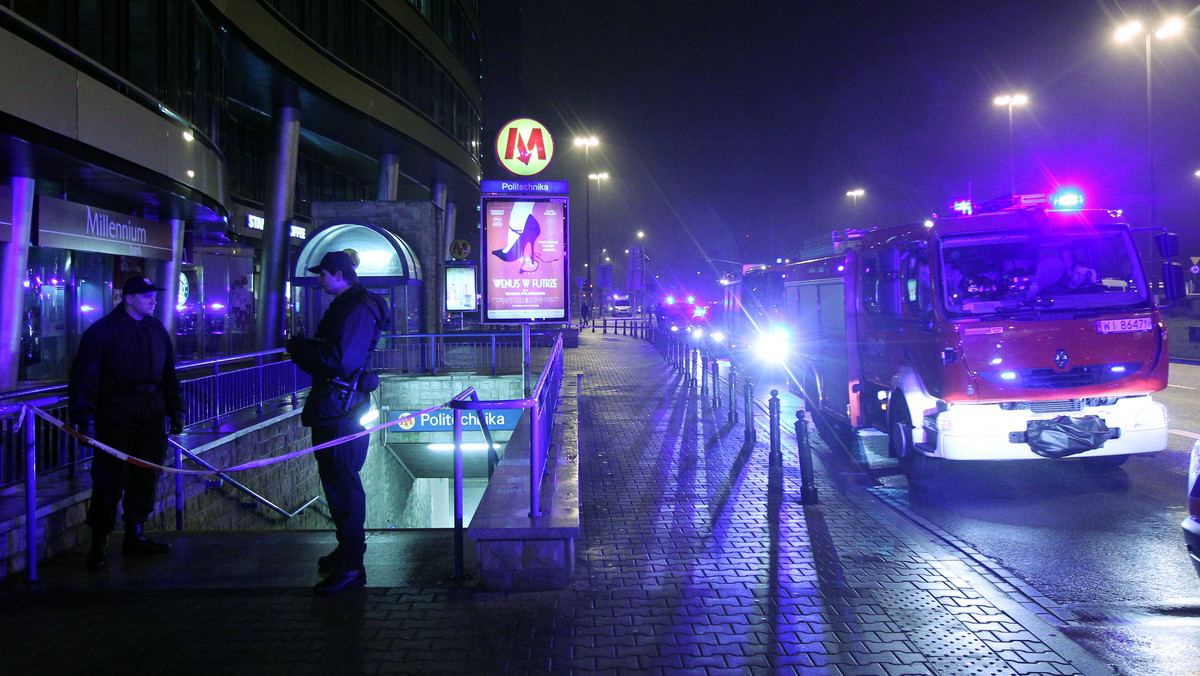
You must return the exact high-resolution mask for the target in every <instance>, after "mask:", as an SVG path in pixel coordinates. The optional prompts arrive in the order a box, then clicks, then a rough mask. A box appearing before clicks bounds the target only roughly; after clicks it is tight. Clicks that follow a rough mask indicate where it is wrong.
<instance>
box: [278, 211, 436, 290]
mask: <svg viewBox="0 0 1200 676" xmlns="http://www.w3.org/2000/svg"><path fill="white" fill-rule="evenodd" d="M345 249H354V250H355V251H356V252H358V260H359V265H358V269H357V270H356V272H357V273H358V276H359V277H360V278H362V277H400V278H403V279H410V280H421V279H422V276H421V264H420V263H419V262H417V256H416V254H414V253H413V250H412V248H411V247H409V246H408V244H407V243H406V242H405V241H404V240H402V239H400V238H399V237H398V236H396V235H395V234H394V233H391V232H388V231H387V230H384V229H383V228H380V227H377V226H374V225H370V224H366V223H338V224H335V225H330V226H327V227H325V228H322V229H321V230H319V231H318V232H316V233H314V234H312V235H311V236H310V237H309V239H308V243H307V244H305V246H304V249H303V250H301V252H300V255H299V257H298V258H297V260H296V269H295V271H294V272H293V278H294V279H295V280H297V281H302V280H304V279H305V278H309V279H315V278H316V275H314V274H312V273H311V272H309V271H308V268H310V267H313V266H315V265H317V264H318V263H320V262H321V258H322V257H323V256H324V255H325V254H326V253H328V252H330V251H343V250H345Z"/></svg>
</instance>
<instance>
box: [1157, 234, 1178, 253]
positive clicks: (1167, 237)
mask: <svg viewBox="0 0 1200 676" xmlns="http://www.w3.org/2000/svg"><path fill="white" fill-rule="evenodd" d="M1154 243H1155V244H1157V245H1158V255H1159V256H1162V257H1163V258H1173V257H1175V256H1178V255H1179V235H1177V234H1175V233H1173V232H1164V233H1160V234H1158V235H1155V236H1154Z"/></svg>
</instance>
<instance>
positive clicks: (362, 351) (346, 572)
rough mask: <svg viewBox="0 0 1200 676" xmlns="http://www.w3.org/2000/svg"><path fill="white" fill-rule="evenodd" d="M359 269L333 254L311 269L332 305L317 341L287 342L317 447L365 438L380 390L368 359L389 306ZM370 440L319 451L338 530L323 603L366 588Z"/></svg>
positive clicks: (326, 559)
mask: <svg viewBox="0 0 1200 676" xmlns="http://www.w3.org/2000/svg"><path fill="white" fill-rule="evenodd" d="M354 267H355V266H354V261H353V259H352V258H351V257H350V255H349V254H348V253H346V252H345V251H331V252H329V253H327V254H325V256H324V257H323V258H321V262H320V264H318V265H315V266H313V267H311V268H309V269H308V271H309V272H312V273H316V274H317V275H319V277H318V280H317V282H318V284H320V285H321V289H322V290H323V291H325V293H327V294H330V295H332V296H333V297H334V298H333V301H332V302H330V304H329V308H328V309H327V310H325V314H324V315H323V316H322V317H321V321H320V322H319V323H318V324H317V331H316V334H315V335H314V336H313V337H312V338H304V337H293V338H290V339H288V341H287V351H288V352H289V353H290V354H291V357H292V361H293V362H295V364H296V366H298V367H300V369H301V370H303V371H304V372H305V373H308V374H310V375H311V376H312V377H313V385H312V389H311V390H310V391H309V393H308V398H307V399H306V400H305V402H304V410H303V411H302V412H301V414H300V422H301V424H303V425H304V426H305V427H309V428H311V430H312V443H313V445H314V446H319V445H321V444H324V443H326V442H329V441H333V440H335V439H340V438H342V437H345V436H348V435H351V434H354V433H356V432H362V431H363V429H364V427H363V424H362V423H361V422H360V421H361V419H362V417H363V415H365V414H366V413H367V411H368V410H369V408H370V403H371V401H370V392H371V391H372V390H374V389H375V387H376V386H378V384H379V379H378V376H377V375H374V374H372V373H371V372H370V359H371V353H372V352H374V350H375V346H376V344H377V343H378V342H379V336H380V335H381V334H382V333H383V331H385V330H387V328H388V327H389V326H390V325H391V318H390V316H389V313H388V307H387V303H386V302H385V301H384V300H383V299H382V298H380V297H379V296H378V295H376V294H373V293H371V292H369V291H367V289H366V287H364V286H363V285H362V284H359V283H358V274H357V273H356V272H355V270H354ZM369 444H370V439H369V437H368V436H367V435H363V436H360V437H358V438H355V439H352V440H350V441H346V442H343V443H340V444H337V445H335V446H331V447H329V448H324V449H320V450H318V451H315V453H314V455H315V456H316V460H317V472H318V473H319V474H320V477H321V487H322V488H323V489H324V491H325V499H326V501H327V502H328V503H329V512H330V514H331V515H332V516H333V524H334V527H335V528H336V530H337V543H338V544H337V547H336V548H335V549H334V550H333V551H332V552H330V553H329V554H328V555H326V556H322V557H321V558H320V559H318V560H317V569H318V571H319V572H321V573H322V574H325V575H326V577H325V578H324V579H323V580H321V582H319V583H317V586H316V588H315V590H314V591H315V593H316V594H318V595H328V594H340V593H342V592H346V591H350V590H351V589H358V588H360V587H363V586H365V585H366V583H367V573H366V570H365V569H364V567H363V555H364V553H365V552H366V550H367V542H366V530H365V524H366V517H367V504H366V493H365V491H364V490H363V485H362V478H361V477H360V476H359V472H360V471H361V470H362V467H363V464H364V463H365V462H366V459H367V448H368V446H369Z"/></svg>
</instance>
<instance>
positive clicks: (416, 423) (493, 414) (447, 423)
mask: <svg viewBox="0 0 1200 676" xmlns="http://www.w3.org/2000/svg"><path fill="white" fill-rule="evenodd" d="M522 411H523V409H519V408H515V409H507V408H504V409H496V410H494V411H463V430H464V431H467V432H472V431H478V430H479V417H478V415H477V414H482V415H483V422H485V423H486V424H487V426H488V430H489V431H491V430H513V429H516V428H517V421H519V420H520V419H521V412H522ZM414 413H416V411H392V412H391V417H390V418H389V420H396V419H398V418H403V417H404V416H408V415H412V414H414ZM394 429H395V430H396V431H398V432H447V431H453V430H454V411H449V410H441V411H432V412H429V413H421V414H420V415H417V416H415V417H413V418H412V419H410V420H406V421H404V422H402V423H400V424H399V425H396V427H395V428H394Z"/></svg>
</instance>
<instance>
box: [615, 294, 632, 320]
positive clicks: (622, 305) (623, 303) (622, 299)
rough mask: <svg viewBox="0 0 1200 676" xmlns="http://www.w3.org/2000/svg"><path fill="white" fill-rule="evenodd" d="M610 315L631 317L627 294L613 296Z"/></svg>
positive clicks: (630, 306)
mask: <svg viewBox="0 0 1200 676" xmlns="http://www.w3.org/2000/svg"><path fill="white" fill-rule="evenodd" d="M612 316H614V317H632V316H633V306H632V304H630V302H629V296H613V304H612Z"/></svg>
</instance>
